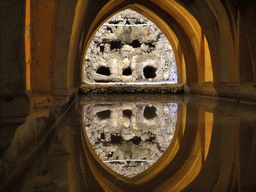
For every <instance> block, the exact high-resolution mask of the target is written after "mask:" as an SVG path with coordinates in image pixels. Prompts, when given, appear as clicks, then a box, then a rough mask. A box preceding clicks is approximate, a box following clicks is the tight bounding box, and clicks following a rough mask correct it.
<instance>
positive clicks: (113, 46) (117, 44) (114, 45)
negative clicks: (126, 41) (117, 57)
mask: <svg viewBox="0 0 256 192" xmlns="http://www.w3.org/2000/svg"><path fill="white" fill-rule="evenodd" d="M121 47H122V42H121V41H111V43H110V50H114V49H121Z"/></svg>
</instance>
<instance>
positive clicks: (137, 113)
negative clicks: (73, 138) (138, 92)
mask: <svg viewBox="0 0 256 192" xmlns="http://www.w3.org/2000/svg"><path fill="white" fill-rule="evenodd" d="M177 107H178V104H177V103H129V102H120V103H113V104H110V103H108V104H104V103H101V104H96V105H91V106H87V107H86V108H84V114H85V127H86V133H87V136H88V138H89V141H90V143H91V145H92V147H93V149H94V150H95V152H96V154H97V155H98V157H99V158H100V159H101V160H102V161H103V162H104V163H105V164H106V165H107V166H108V167H110V168H111V169H112V170H114V171H115V172H117V173H119V174H120V175H123V176H125V177H129V178H131V177H134V176H136V175H137V174H139V173H141V172H142V171H144V170H145V169H147V168H148V167H149V166H151V165H152V164H153V163H154V162H156V161H157V160H158V159H159V158H160V157H161V156H162V154H163V153H164V151H165V150H166V149H167V148H168V146H169V144H170V143H171V141H172V138H173V135H174V131H175V126H176V121H177Z"/></svg>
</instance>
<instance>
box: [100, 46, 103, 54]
mask: <svg viewBox="0 0 256 192" xmlns="http://www.w3.org/2000/svg"><path fill="white" fill-rule="evenodd" d="M100 52H101V53H103V52H104V45H103V46H100Z"/></svg>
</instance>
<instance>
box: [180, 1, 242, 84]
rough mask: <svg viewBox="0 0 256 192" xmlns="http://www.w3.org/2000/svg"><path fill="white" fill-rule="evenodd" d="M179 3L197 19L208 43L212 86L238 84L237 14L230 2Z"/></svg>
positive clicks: (238, 20) (238, 15)
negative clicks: (224, 83)
mask: <svg viewBox="0 0 256 192" xmlns="http://www.w3.org/2000/svg"><path fill="white" fill-rule="evenodd" d="M178 2H179V3H180V4H181V5H182V6H184V7H185V8H186V9H187V10H189V12H190V13H191V14H192V15H193V16H194V17H195V18H196V19H197V21H198V22H199V23H200V26H201V27H202V30H203V31H204V33H205V36H206V38H207V41H208V42H209V49H210V52H211V59H212V63H213V65H212V67H213V79H214V82H213V83H214V86H215V87H218V86H219V85H220V83H222V82H228V83H229V85H230V86H237V85H238V84H239V83H240V75H239V58H238V57H239V28H240V14H239V13H238V14H237V13H235V12H234V10H235V9H234V7H232V4H233V3H230V2H229V1H225V2H223V1H220V0H217V1H212V0H205V1H199V0H194V1H193V2H188V1H178Z"/></svg>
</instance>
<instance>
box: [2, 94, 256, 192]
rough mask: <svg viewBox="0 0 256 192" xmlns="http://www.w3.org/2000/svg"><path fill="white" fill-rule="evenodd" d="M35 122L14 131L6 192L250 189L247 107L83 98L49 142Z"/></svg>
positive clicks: (254, 168)
mask: <svg viewBox="0 0 256 192" xmlns="http://www.w3.org/2000/svg"><path fill="white" fill-rule="evenodd" d="M42 121H47V119H46V118H45V117H44V116H42V118H39V117H38V118H37V119H35V121H33V123H34V124H36V123H37V125H38V126H32V124H31V121H30V124H24V125H22V126H21V127H19V128H18V129H17V130H16V132H15V135H14V139H13V141H12V143H11V145H10V147H9V148H8V150H7V151H6V152H5V153H4V155H3V157H2V158H1V159H0V181H1V182H2V184H1V183H0V187H1V186H3V185H5V183H7V182H9V183H10V184H11V185H10V190H7V191H21V192H30V191H31V192H32V191H36V192H39V191H43V192H48V191H81V192H85V191H89V192H90V191H97V192H101V191H114V192H120V191H127V192H130V191H133V192H137V191H138V192H141V191H145V192H151V191H155V192H162V191H175V192H176V191H188V192H190V191H210V192H211V191H228V192H229V191H235V192H236V191H241V192H247V191H255V189H256V177H255V175H256V131H255V130H256V105H255V104H252V103H237V102H236V101H231V100H226V99H212V98H207V97H199V96H193V95H190V96H188V95H178V94H176V95H171V94H152V95H150V94H128V95H127V94H120V95H114V94H113V95H107V94H87V95H85V96H80V99H79V100H77V102H74V103H73V104H72V105H71V107H70V108H69V109H68V110H67V113H65V115H64V116H63V118H62V120H61V121H59V123H58V124H56V125H55V127H53V128H52V131H51V133H50V134H49V135H48V136H47V135H46V134H45V133H46V130H48V129H49V127H47V126H43V124H42ZM46 136H47V137H46ZM40 138H43V139H44V140H40ZM37 143H41V144H40V148H39V150H38V151H37V152H36V153H35V151H34V149H35V148H33V146H35V145H37ZM17 170H18V171H17ZM15 171H16V172H15ZM17 172H18V173H17ZM13 175H14V176H15V177H14V176H13ZM11 179H12V180H13V181H11ZM0 189H1V188H0ZM0 191H4V190H0Z"/></svg>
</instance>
